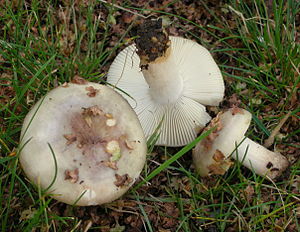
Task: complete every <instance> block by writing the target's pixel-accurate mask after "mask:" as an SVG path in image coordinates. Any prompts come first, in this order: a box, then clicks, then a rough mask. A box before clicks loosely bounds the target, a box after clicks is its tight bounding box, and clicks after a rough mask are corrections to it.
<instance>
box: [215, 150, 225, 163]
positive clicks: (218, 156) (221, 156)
mask: <svg viewBox="0 0 300 232" xmlns="http://www.w3.org/2000/svg"><path fill="white" fill-rule="evenodd" d="M213 159H214V161H216V162H220V161H222V160H224V159H225V155H224V154H223V152H221V151H220V150H218V149H217V150H216V151H215V153H214V155H213Z"/></svg>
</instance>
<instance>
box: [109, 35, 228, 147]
mask: <svg viewBox="0 0 300 232" xmlns="http://www.w3.org/2000/svg"><path fill="white" fill-rule="evenodd" d="M170 40H171V52H170V56H172V57H173V58H172V59H173V60H175V63H176V64H177V65H176V68H178V69H179V70H180V76H181V77H182V79H183V85H184V86H183V92H182V95H181V97H180V98H179V99H178V101H177V102H176V103H175V104H159V103H158V102H156V101H155V100H153V98H152V97H151V94H150V92H149V85H148V84H147V82H146V81H145V79H144V76H143V73H142V72H141V69H140V59H139V57H138V55H137V54H136V52H135V51H136V48H135V45H131V46H129V47H127V48H125V49H124V50H123V51H122V52H120V53H119V54H118V56H117V57H116V59H115V60H114V62H113V63H112V65H111V67H110V69H109V72H108V77H107V82H108V83H110V84H111V85H113V86H116V87H117V88H118V89H120V90H121V91H120V93H121V94H122V95H123V96H124V97H125V98H126V99H127V100H128V102H129V103H130V105H131V106H132V107H133V108H134V110H135V111H136V113H137V115H138V117H139V119H140V121H141V124H142V127H143V129H144V132H145V135H146V137H150V136H151V135H152V133H153V132H154V131H155V129H156V128H157V126H158V125H159V122H161V120H162V119H163V122H162V127H161V130H160V137H159V139H158V141H157V143H156V145H167V146H183V145H186V144H187V143H189V142H191V141H192V140H193V139H195V137H196V135H197V132H198V129H199V128H203V127H204V126H205V125H206V123H207V122H208V121H209V120H210V116H209V115H208V114H207V113H206V112H205V108H204V107H203V105H201V104H206V105H217V104H218V103H219V102H220V101H221V100H222V98H223V95H224V83H223V78H222V75H221V72H220V70H219V68H218V66H217V65H216V63H215V61H214V60H213V58H212V56H211V55H210V53H209V52H208V51H207V50H206V49H205V48H204V47H202V46H200V45H199V44H197V43H195V42H193V41H191V40H187V39H183V38H180V37H172V36H170ZM174 68H175V67H174ZM178 108H180V109H182V111H181V112H179V113H177V114H175V112H176V110H177V109H178ZM174 115H176V116H174ZM176 117H177V118H178V117H179V118H180V121H181V122H180V125H179V124H177V123H176V122H177V119H176ZM167 120H170V121H167ZM185 124H187V125H185ZM163 128H165V129H163ZM175 135H176V136H177V138H176V137H175ZM170 136H171V137H170Z"/></svg>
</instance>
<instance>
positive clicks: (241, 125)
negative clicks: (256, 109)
mask: <svg viewBox="0 0 300 232" xmlns="http://www.w3.org/2000/svg"><path fill="white" fill-rule="evenodd" d="M250 121H251V114H250V112H248V111H246V110H244V109H240V108H231V109H229V110H227V111H226V112H221V113H219V114H218V115H217V117H216V118H214V119H213V120H212V122H211V123H210V124H209V126H208V128H207V129H209V128H213V127H216V128H217V129H216V130H215V131H214V132H212V133H211V134H210V135H209V136H208V137H206V138H205V139H204V140H202V141H201V142H200V143H198V144H197V146H196V147H195V149H194V150H193V160H194V164H195V167H196V169H197V171H198V172H199V174H200V175H201V176H206V175H209V174H224V173H225V172H226V171H227V169H228V168H229V166H230V164H231V162H230V161H229V159H227V158H228V157H229V156H230V155H231V154H232V157H233V158H234V159H237V160H239V161H240V162H241V163H242V164H243V165H244V166H246V167H247V168H249V169H251V170H253V171H254V172H255V173H256V174H258V175H261V176H267V177H268V178H270V179H275V178H277V177H278V176H280V175H281V173H282V172H283V171H284V170H285V169H286V168H287V167H288V165H289V163H288V161H287V159H286V158H285V157H284V156H283V155H281V154H280V153H277V152H272V151H269V150H268V149H266V148H265V147H263V146H261V145H259V144H258V143H256V142H253V141H252V140H250V139H249V138H247V137H245V136H244V134H245V132H246V131H247V129H248V127H249V124H250ZM207 129H206V130H207ZM233 152H234V153H233Z"/></svg>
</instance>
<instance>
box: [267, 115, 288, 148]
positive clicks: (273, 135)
mask: <svg viewBox="0 0 300 232" xmlns="http://www.w3.org/2000/svg"><path fill="white" fill-rule="evenodd" d="M291 113H292V112H291V111H289V112H288V113H287V114H286V115H285V116H284V118H283V119H281V120H280V122H279V123H278V125H277V126H276V127H275V128H274V130H273V131H272V133H271V134H270V136H269V138H267V139H266V140H265V143H264V146H265V147H266V148H268V147H270V146H271V145H272V144H273V143H274V140H275V136H276V135H277V134H278V133H279V131H280V129H281V127H282V126H283V124H284V123H285V122H286V120H287V119H288V118H289V117H290V115H291Z"/></svg>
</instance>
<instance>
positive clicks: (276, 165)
mask: <svg viewBox="0 0 300 232" xmlns="http://www.w3.org/2000/svg"><path fill="white" fill-rule="evenodd" d="M232 157H233V158H234V159H237V160H239V161H240V162H241V163H242V164H243V165H244V166H246V167H247V168H249V169H251V170H253V171H254V172H255V173H257V174H258V175H260V176H267V177H269V178H271V179H275V178H276V177H278V176H280V175H281V173H282V172H283V171H284V170H285V169H286V168H287V166H288V164H289V163H288V161H287V159H286V158H285V157H284V156H282V155H281V154H280V153H276V152H272V151H270V150H268V149H266V148H265V147H263V146H261V145H260V144H258V143H256V142H254V141H252V140H251V139H249V138H247V137H245V138H244V140H243V142H242V143H241V144H240V145H239V146H238V147H237V150H236V152H235V154H233V156H232Z"/></svg>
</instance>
